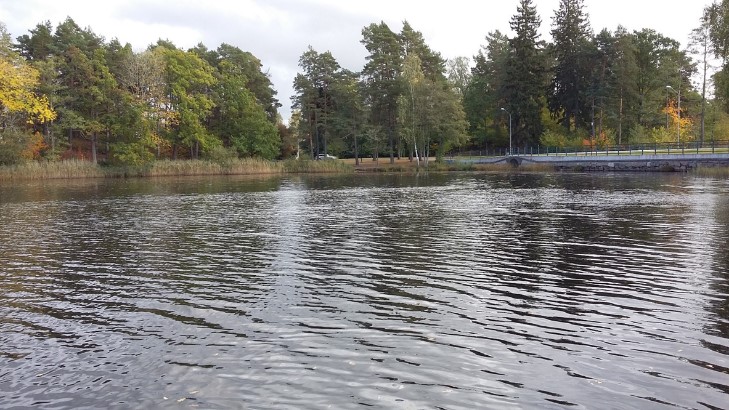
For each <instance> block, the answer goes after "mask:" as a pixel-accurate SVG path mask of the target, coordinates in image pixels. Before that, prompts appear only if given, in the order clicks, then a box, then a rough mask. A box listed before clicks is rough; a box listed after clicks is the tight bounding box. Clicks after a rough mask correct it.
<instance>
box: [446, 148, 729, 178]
mask: <svg viewBox="0 0 729 410" xmlns="http://www.w3.org/2000/svg"><path fill="white" fill-rule="evenodd" d="M464 154H465V155H464ZM483 154H485V155H483ZM446 161H447V162H450V163H466V164H508V165H511V166H512V167H514V168H518V167H521V166H525V167H528V166H529V165H538V166H551V167H554V168H555V169H558V170H584V171H688V170H691V169H696V168H699V167H729V141H710V142H706V143H701V142H697V141H693V142H684V143H655V144H641V145H616V146H611V147H606V148H603V149H600V150H598V149H596V148H594V147H585V148H583V147H576V148H572V149H570V148H547V147H539V146H537V147H529V148H526V149H525V148H521V149H519V148H517V149H516V153H513V152H512V154H509V153H508V152H506V151H503V150H502V151H500V152H499V151H495V152H494V151H492V152H483V151H472V152H467V153H459V154H458V155H457V156H450V157H449V158H447V159H446Z"/></svg>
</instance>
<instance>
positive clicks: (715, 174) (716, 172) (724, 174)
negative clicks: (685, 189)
mask: <svg viewBox="0 0 729 410" xmlns="http://www.w3.org/2000/svg"><path fill="white" fill-rule="evenodd" d="M694 174H695V175H698V176H702V177H711V178H726V179H729V167H698V168H696V170H695V171H694Z"/></svg>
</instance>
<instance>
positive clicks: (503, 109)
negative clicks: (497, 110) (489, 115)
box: [501, 107, 511, 156]
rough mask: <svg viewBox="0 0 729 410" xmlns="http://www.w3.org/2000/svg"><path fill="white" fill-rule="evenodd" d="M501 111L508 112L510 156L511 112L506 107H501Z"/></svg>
mask: <svg viewBox="0 0 729 410" xmlns="http://www.w3.org/2000/svg"><path fill="white" fill-rule="evenodd" d="M501 111H503V112H505V113H507V114H509V156H511V113H510V112H509V111H506V108H504V107H501Z"/></svg>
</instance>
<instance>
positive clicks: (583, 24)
mask: <svg viewBox="0 0 729 410" xmlns="http://www.w3.org/2000/svg"><path fill="white" fill-rule="evenodd" d="M590 37H591V29H590V25H589V20H588V16H587V14H586V13H585V11H584V6H583V0H560V2H559V8H558V9H557V11H556V12H555V15H554V18H553V20H552V39H553V41H554V44H553V53H554V58H555V61H556V66H555V68H554V77H553V78H552V84H551V87H550V95H549V110H550V111H551V113H552V116H553V117H555V118H557V119H558V121H559V122H560V123H561V124H562V125H563V126H564V127H565V128H566V129H567V130H568V131H570V130H571V129H572V123H573V122H574V125H575V128H578V127H583V126H584V125H585V124H586V123H588V122H589V120H590V110H589V109H588V104H587V93H588V88H589V86H590V70H589V68H590V67H589V64H588V63H589V61H588V57H589V55H588V49H589V44H590Z"/></svg>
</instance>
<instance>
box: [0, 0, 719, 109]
mask: <svg viewBox="0 0 729 410" xmlns="http://www.w3.org/2000/svg"><path fill="white" fill-rule="evenodd" d="M709 2H710V0H692V1H682V2H678V1H676V0H673V1H666V0H585V8H586V11H587V13H588V14H589V17H590V22H591V25H592V28H593V30H594V31H596V32H597V31H599V30H601V29H603V28H608V29H610V30H614V29H615V28H616V27H617V26H618V25H623V26H625V27H626V28H628V29H629V30H640V29H642V28H651V29H654V30H656V31H658V32H659V33H661V34H663V35H665V36H668V37H671V38H673V39H675V40H678V41H679V42H681V44H682V45H685V44H686V43H687V39H688V35H689V33H690V32H691V30H692V29H693V28H695V27H696V26H698V22H699V18H700V17H701V12H702V10H703V8H704V7H705V5H706V4H708V3H709ZM517 4H518V0H496V1H491V0H480V1H479V0H471V1H469V0H446V1H437V2H436V1H427V0H421V1H415V0H366V1H361V0H232V1H214V0H176V1H163V0H96V1H80V0H0V21H2V22H4V23H5V25H6V26H7V28H8V31H9V32H10V34H11V35H12V37H13V39H15V38H16V37H17V36H20V35H22V34H26V33H27V32H28V30H30V29H32V28H34V27H35V26H36V24H38V23H41V22H44V21H46V20H48V21H50V22H51V23H52V24H53V26H54V27H55V26H56V25H58V23H59V22H61V21H63V20H64V19H65V18H66V17H67V16H68V17H71V18H72V19H74V21H76V23H77V24H78V25H79V26H81V27H91V29H92V30H93V31H94V32H95V33H96V34H98V35H101V36H103V37H105V38H106V40H107V41H108V40H110V39H112V38H114V37H116V38H118V39H119V41H121V42H122V43H131V44H132V46H133V47H134V48H135V50H143V49H144V48H146V47H147V46H148V45H149V44H151V43H154V42H156V41H157V39H159V38H163V39H169V40H171V41H172V42H173V43H174V44H176V45H177V46H178V47H181V48H184V49H187V48H190V47H193V46H195V45H196V44H198V43H200V42H202V43H203V44H205V45H206V46H207V47H208V48H211V49H215V48H217V47H218V45H220V43H223V42H224V43H228V44H232V45H235V46H238V47H240V48H241V49H243V50H246V51H250V52H252V53H253V54H254V55H255V56H256V57H258V58H259V59H260V60H261V61H262V63H263V66H264V70H268V71H269V73H270V75H271V79H272V81H273V83H274V87H275V88H276V90H277V91H278V98H279V100H280V101H281V104H283V107H282V108H281V114H282V116H283V117H284V120H288V117H289V115H290V105H291V101H290V97H291V94H292V92H293V88H292V83H293V78H294V76H295V75H296V72H297V70H298V66H297V64H298V59H299V56H300V55H301V54H302V53H303V52H304V51H305V50H306V47H307V46H308V45H311V46H312V47H314V49H315V50H317V51H319V52H323V51H327V50H329V51H331V52H332V54H333V55H334V57H335V58H336V59H337V60H338V61H339V63H340V65H342V66H343V67H345V68H348V69H351V70H354V71H358V70H360V69H361V68H362V66H363V65H364V58H365V55H366V51H365V49H364V47H363V46H362V45H361V44H360V42H359V41H360V39H361V30H362V28H363V27H364V26H366V25H368V24H370V23H373V22H380V21H384V22H385V23H387V24H388V25H389V26H390V28H391V29H392V30H393V31H396V32H399V31H400V28H401V27H402V21H403V20H407V21H408V22H410V25H411V26H412V27H413V28H414V29H416V30H418V31H420V32H422V33H423V35H424V37H425V40H426V42H427V43H428V45H430V47H431V48H432V49H434V50H436V51H439V52H440V53H441V54H442V55H443V57H445V58H453V57H457V56H467V57H472V56H473V55H474V54H476V53H477V52H478V49H479V47H480V46H481V44H483V43H484V37H485V36H486V34H487V33H489V32H491V31H494V30H500V31H502V32H504V33H510V29H509V19H510V18H511V16H512V15H514V14H515V13H516V6H517ZM535 4H536V5H537V11H538V12H539V15H540V17H541V19H542V29H541V33H542V36H543V38H544V39H546V40H548V39H549V30H550V27H551V24H552V16H553V14H554V10H555V9H557V5H558V4H559V0H535Z"/></svg>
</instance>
